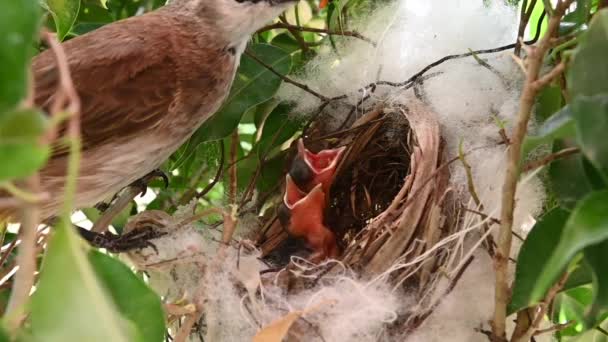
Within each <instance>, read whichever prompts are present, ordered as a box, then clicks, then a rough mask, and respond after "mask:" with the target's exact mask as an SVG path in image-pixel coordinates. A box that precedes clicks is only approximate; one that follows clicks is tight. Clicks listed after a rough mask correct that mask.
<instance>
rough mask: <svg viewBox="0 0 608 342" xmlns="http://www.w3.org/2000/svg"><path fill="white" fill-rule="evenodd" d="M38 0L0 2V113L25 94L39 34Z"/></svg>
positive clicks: (5, 0)
mask: <svg viewBox="0 0 608 342" xmlns="http://www.w3.org/2000/svg"><path fill="white" fill-rule="evenodd" d="M39 12H40V6H39V5H38V1H37V0H18V1H16V0H2V2H1V5H0V46H1V47H2V48H0V115H2V113H3V112H4V111H6V110H9V109H11V108H13V107H14V106H15V105H16V104H17V103H19V101H20V100H21V99H22V98H24V97H25V92H26V89H27V83H28V76H27V68H28V66H29V62H30V58H31V57H32V56H33V54H34V49H33V48H32V46H33V45H34V42H35V41H36V37H37V35H38V25H39V17H40V13H39Z"/></svg>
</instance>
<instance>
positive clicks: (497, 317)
mask: <svg viewBox="0 0 608 342" xmlns="http://www.w3.org/2000/svg"><path fill="white" fill-rule="evenodd" d="M572 1H573V0H565V1H561V0H560V1H559V2H558V4H557V8H556V9H555V12H554V15H553V16H551V18H550V19H549V27H548V29H547V32H546V34H545V36H544V37H543V38H542V39H541V40H540V41H539V42H538V45H537V46H533V47H531V48H530V49H529V51H530V53H529V56H528V63H527V64H528V66H527V69H526V81H525V84H524V89H523V91H522V95H521V98H520V101H519V111H518V114H517V122H516V125H515V128H514V131H513V135H512V138H511V146H510V147H509V151H508V160H507V168H506V173H505V179H504V184H503V190H502V206H501V217H500V221H501V225H500V231H499V236H498V249H497V253H496V258H495V265H496V266H495V269H496V290H495V294H494V305H495V307H494V318H493V321H492V331H493V333H494V337H495V338H496V339H503V340H504V339H506V331H505V330H506V317H507V304H508V303H509V298H510V294H509V276H508V260H509V256H510V252H511V239H512V233H511V230H512V226H513V211H514V209H515V191H516V188H517V180H518V178H519V166H520V165H519V163H520V156H521V145H522V141H523V139H524V137H525V136H526V133H527V128H528V121H529V120H530V116H531V113H532V107H533V106H534V100H535V98H536V95H537V93H538V91H539V90H540V87H538V83H536V82H537V81H538V80H539V75H540V71H541V67H542V65H543V59H544V56H545V54H546V53H547V51H548V50H549V48H550V47H551V42H550V39H551V38H552V37H554V36H555V35H556V34H557V29H558V27H559V23H560V21H561V17H562V16H563V15H564V13H565V11H566V9H567V8H568V7H569V6H570V4H571V3H572Z"/></svg>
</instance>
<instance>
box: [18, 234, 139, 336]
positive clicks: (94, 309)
mask: <svg viewBox="0 0 608 342" xmlns="http://www.w3.org/2000/svg"><path fill="white" fill-rule="evenodd" d="M84 247H85V244H84V242H83V241H82V240H81V239H80V238H79V237H78V236H77V235H76V233H75V232H74V231H73V230H72V228H71V227H69V226H66V225H64V224H61V225H59V226H57V227H55V231H54V233H53V236H52V237H51V240H50V242H49V246H48V248H47V251H46V255H45V257H44V261H43V265H42V269H41V272H40V280H39V282H38V285H37V288H36V292H35V293H34V295H33V296H32V300H31V315H30V320H31V332H32V338H31V340H32V341H45V342H54V341H57V342H63V341H91V342H97V341H99V342H108V341H113V342H130V341H142V339H141V338H140V336H137V334H136V333H137V331H136V329H134V327H133V326H132V325H129V323H130V322H129V321H127V320H125V319H123V318H122V317H121V315H120V313H119V312H118V311H117V310H116V307H115V306H114V303H113V302H112V300H111V297H110V296H109V295H108V293H107V292H106V291H105V289H104V288H103V285H102V283H101V282H100V281H99V279H98V278H97V277H96V276H95V273H94V271H93V269H92V267H91V264H90V263H89V261H88V258H87V255H86V253H85V252H84V250H83V249H84Z"/></svg>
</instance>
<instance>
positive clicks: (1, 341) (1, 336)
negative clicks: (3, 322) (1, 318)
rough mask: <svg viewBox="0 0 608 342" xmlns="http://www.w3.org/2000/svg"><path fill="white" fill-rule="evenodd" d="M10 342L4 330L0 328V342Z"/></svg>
mask: <svg viewBox="0 0 608 342" xmlns="http://www.w3.org/2000/svg"><path fill="white" fill-rule="evenodd" d="M10 340H11V339H10V338H9V337H8V334H7V333H6V331H4V328H2V327H0V342H9V341H10Z"/></svg>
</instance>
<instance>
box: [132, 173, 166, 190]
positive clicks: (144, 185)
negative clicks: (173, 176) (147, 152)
mask: <svg viewBox="0 0 608 342" xmlns="http://www.w3.org/2000/svg"><path fill="white" fill-rule="evenodd" d="M158 177H160V178H162V180H163V183H164V184H165V188H167V187H169V177H168V176H167V174H166V173H164V172H163V170H161V169H154V170H152V172H150V173H148V174H147V175H145V176H143V177H142V178H140V179H138V180H136V181H135V182H133V183H131V184H130V185H129V186H132V187H137V188H139V189H141V192H140V194H141V196H145V195H146V192H147V191H148V183H150V181H151V180H153V179H154V178H158Z"/></svg>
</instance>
